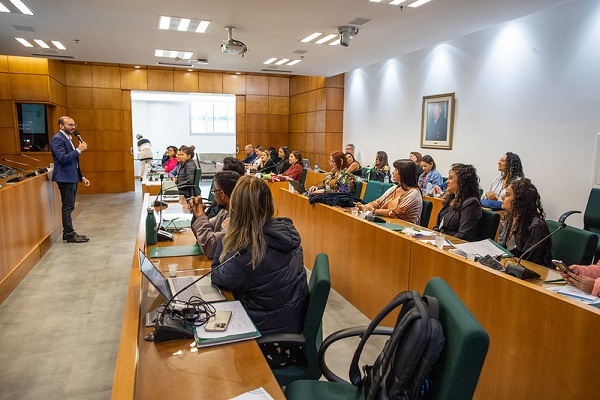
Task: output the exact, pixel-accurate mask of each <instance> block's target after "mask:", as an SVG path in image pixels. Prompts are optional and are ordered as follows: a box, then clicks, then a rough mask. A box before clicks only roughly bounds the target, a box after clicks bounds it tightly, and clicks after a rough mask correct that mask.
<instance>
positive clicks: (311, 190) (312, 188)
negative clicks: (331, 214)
mask: <svg viewBox="0 0 600 400" xmlns="http://www.w3.org/2000/svg"><path fill="white" fill-rule="evenodd" d="M315 190H317V187H316V186H311V187H309V188H308V193H312V192H314V191H315Z"/></svg>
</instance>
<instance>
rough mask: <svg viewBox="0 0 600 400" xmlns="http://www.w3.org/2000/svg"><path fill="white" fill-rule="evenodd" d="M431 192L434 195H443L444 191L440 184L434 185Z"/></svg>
mask: <svg viewBox="0 0 600 400" xmlns="http://www.w3.org/2000/svg"><path fill="white" fill-rule="evenodd" d="M431 193H432V194H433V195H434V196H441V195H442V193H444V192H443V191H442V188H441V187H439V186H438V185H435V186H434V187H433V190H432V191H431Z"/></svg>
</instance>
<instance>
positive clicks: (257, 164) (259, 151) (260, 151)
mask: <svg viewBox="0 0 600 400" xmlns="http://www.w3.org/2000/svg"><path fill="white" fill-rule="evenodd" d="M254 151H255V153H256V158H255V159H254V161H252V164H251V166H250V170H251V171H257V170H258V169H259V167H260V163H261V162H262V155H263V153H264V152H265V148H264V147H262V146H261V145H260V144H259V145H258V146H256V147H255V148H254Z"/></svg>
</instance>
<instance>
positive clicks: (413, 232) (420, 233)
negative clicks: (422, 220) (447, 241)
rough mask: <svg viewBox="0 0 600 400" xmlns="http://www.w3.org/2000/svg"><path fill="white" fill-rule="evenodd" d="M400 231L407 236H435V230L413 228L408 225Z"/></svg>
mask: <svg viewBox="0 0 600 400" xmlns="http://www.w3.org/2000/svg"><path fill="white" fill-rule="evenodd" d="M402 233H404V234H405V235H407V236H412V237H416V238H420V237H432V236H435V232H432V231H426V230H425V229H414V228H408V227H407V228H404V230H403V231H402Z"/></svg>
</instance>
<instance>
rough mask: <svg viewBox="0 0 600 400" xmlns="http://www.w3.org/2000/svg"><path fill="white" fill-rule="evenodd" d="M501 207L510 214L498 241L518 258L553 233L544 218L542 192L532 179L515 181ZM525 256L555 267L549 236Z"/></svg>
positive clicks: (505, 220) (502, 227)
mask: <svg viewBox="0 0 600 400" xmlns="http://www.w3.org/2000/svg"><path fill="white" fill-rule="evenodd" d="M502 209H504V210H506V211H508V213H507V215H506V218H505V219H504V220H503V221H502V223H501V225H500V236H499V237H498V243H499V244H500V246H503V247H505V248H506V249H508V251H510V252H511V253H513V254H514V255H515V257H521V255H522V254H523V253H524V252H525V251H527V250H529V248H531V247H532V246H533V245H535V244H536V243H538V242H539V241H540V240H542V239H543V238H544V237H546V236H547V235H548V234H549V233H550V231H549V230H548V225H546V221H545V220H544V218H545V214H544V209H543V207H542V202H541V199H540V195H539V193H538V191H537V189H536V187H535V186H533V184H532V183H531V181H530V180H529V179H527V178H523V179H519V180H517V181H513V183H511V184H510V185H509V186H508V187H507V188H506V195H505V196H504V200H503V201H502ZM524 259H525V260H528V261H531V262H534V263H536V264H539V265H544V266H546V267H552V262H551V260H552V241H551V240H550V239H548V240H546V242H544V243H542V244H540V245H538V246H537V247H536V248H535V249H533V250H532V251H531V253H529V254H527V255H526V256H525V257H524Z"/></svg>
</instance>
